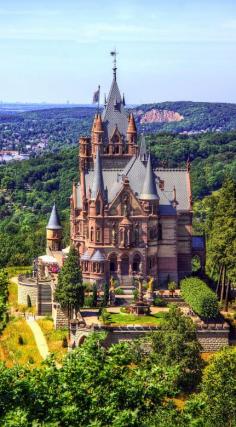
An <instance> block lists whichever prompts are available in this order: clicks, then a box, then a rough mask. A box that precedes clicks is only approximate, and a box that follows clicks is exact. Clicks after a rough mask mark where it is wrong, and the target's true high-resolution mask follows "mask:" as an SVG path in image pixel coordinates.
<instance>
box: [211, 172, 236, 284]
mask: <svg viewBox="0 0 236 427" xmlns="http://www.w3.org/2000/svg"><path fill="white" fill-rule="evenodd" d="M214 212H215V213H214V219H213V221H212V224H211V228H210V230H209V236H208V239H209V240H208V242H209V245H208V256H209V263H210V264H211V265H215V264H216V265H223V266H224V267H225V268H226V274H227V280H230V281H235V278H236V265H235V259H236V245H235V241H236V184H235V182H234V181H233V180H231V179H228V180H226V181H225V183H224V185H223V187H222V189H221V191H220V196H219V198H218V203H217V204H216V206H215V210H214Z"/></svg>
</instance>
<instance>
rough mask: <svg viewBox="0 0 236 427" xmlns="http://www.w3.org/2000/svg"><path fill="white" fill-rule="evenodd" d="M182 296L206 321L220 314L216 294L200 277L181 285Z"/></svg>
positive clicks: (190, 279) (187, 280) (192, 278)
mask: <svg viewBox="0 0 236 427" xmlns="http://www.w3.org/2000/svg"><path fill="white" fill-rule="evenodd" d="M180 288H181V295H182V297H183V298H184V300H185V301H186V302H187V303H188V304H189V305H190V307H191V308H192V309H193V311H195V313H197V314H198V315H199V316H202V317H205V318H206V319H210V318H215V317H217V315H218V314H219V305H218V301H217V297H216V295H215V294H214V292H213V291H212V290H211V289H210V288H209V287H208V286H207V285H206V283H205V282H203V281H202V280H201V279H199V278H198V277H189V278H187V279H184V280H182V281H181V283H180Z"/></svg>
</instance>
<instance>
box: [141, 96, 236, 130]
mask: <svg viewBox="0 0 236 427" xmlns="http://www.w3.org/2000/svg"><path fill="white" fill-rule="evenodd" d="M156 111H157V112H158V113H159V115H160V113H162V114H163V112H167V113H169V114H165V115H164V116H166V120H163V121H160V120H157V121H155V122H153V121H152V118H153V115H154V116H155V112H156ZM134 112H135V116H136V118H137V120H138V124H139V126H143V128H144V130H145V132H146V133H149V132H160V131H164V132H178V133H179V132H207V131H208V132H214V131H218V132H224V131H229V130H233V129H236V104H226V103H210V102H191V101H179V102H162V103H155V104H143V105H140V106H138V107H136V108H135V109H134ZM153 112H154V113H153ZM157 116H158V115H157ZM171 116H172V117H171ZM169 118H172V120H169ZM157 119H158V117H157Z"/></svg>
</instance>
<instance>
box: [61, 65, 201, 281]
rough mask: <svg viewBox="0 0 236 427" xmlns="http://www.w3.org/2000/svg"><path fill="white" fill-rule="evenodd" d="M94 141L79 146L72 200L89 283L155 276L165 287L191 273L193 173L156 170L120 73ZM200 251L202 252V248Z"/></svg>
mask: <svg viewBox="0 0 236 427" xmlns="http://www.w3.org/2000/svg"><path fill="white" fill-rule="evenodd" d="M113 73H114V75H113V81H112V85H111V89H110V93H109V96H108V98H107V99H105V105H104V110H103V112H102V114H101V113H100V112H97V113H96V114H95V117H94V121H93V125H92V129H91V137H81V138H80V140H79V183H78V184H75V183H74V184H73V191H72V196H71V202H70V203H71V215H70V224H71V226H70V227H71V228H70V229H71V232H70V233H71V243H72V244H73V245H74V246H75V247H76V248H77V250H78V252H79V255H80V260H81V266H82V271H83V278H84V281H90V282H97V283H104V282H105V281H109V280H110V278H111V277H114V278H115V279H116V280H117V281H118V282H120V283H127V282H131V281H132V280H133V277H134V276H137V275H140V276H142V277H144V278H146V277H148V276H153V277H154V278H155V279H157V281H158V282H159V283H160V284H165V283H166V282H167V281H168V280H174V281H176V282H178V281H179V280H180V279H181V278H183V277H184V276H186V275H189V274H190V273H191V260H192V256H193V254H194V248H193V245H192V215H193V212H192V195H191V183H190V168H189V165H188V164H187V166H186V168H185V169H164V168H158V167H153V165H152V159H151V157H150V155H149V154H148V152H147V148H146V144H145V139H144V137H143V136H142V137H141V144H140V145H138V134H137V128H136V124H135V119H134V116H133V114H132V113H130V114H127V111H126V109H125V99H124V96H123V97H121V94H120V91H119V88H118V84H117V78H116V67H114V69H113ZM198 249H199V248H198Z"/></svg>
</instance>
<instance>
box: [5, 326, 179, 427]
mask: <svg viewBox="0 0 236 427" xmlns="http://www.w3.org/2000/svg"><path fill="white" fill-rule="evenodd" d="M103 340H104V336H99V335H95V334H94V335H93V336H90V337H88V338H87V339H86V341H85V342H84V344H83V345H82V346H81V347H80V348H78V349H76V350H74V351H73V352H72V353H71V354H70V355H68V356H67V357H66V358H65V360H64V361H63V363H62V366H61V367H60V368H58V367H57V366H56V365H55V362H54V361H53V360H50V359H49V360H48V361H47V362H46V363H45V364H44V366H43V367H42V368H41V369H34V370H28V369H27V368H24V369H22V368H21V369H20V368H19V367H17V368H15V369H8V370H7V369H6V368H5V367H4V366H1V367H0V375H1V384H0V424H1V425H13V426H14V425H15V426H16V425H17V421H18V420H21V419H22V422H24V424H21V421H20V422H19V424H18V425H19V426H21V425H24V426H33V425H35V426H36V425H45V426H47V425H48V426H58V427H59V426H65V427H77V426H81V427H83V426H84V427H85V426H101V427H102V426H104V427H105V426H108V425H109V426H113V427H115V426H116V427H118V426H120V427H121V426H134V427H138V426H140V427H145V426H147V425H150V424H148V422H149V420H150V418H151V417H154V416H155V414H159V412H162V413H163V416H164V414H165V413H166V412H169V411H170V410H171V413H172V417H174V405H172V409H171V404H168V403H167V399H170V398H171V397H173V396H174V395H175V393H176V391H177V388H176V375H177V373H178V369H177V368H176V367H162V366H161V365H160V364H158V363H157V364H155V365H150V364H149V363H148V359H147V358H146V357H145V356H143V357H142V358H140V357H139V356H138V355H139V345H136V344H134V343H132V344H129V343H121V344H117V345H114V346H111V347H110V348H108V349H105V348H104V347H102V341H103ZM134 367H135V368H134ZM29 396H30V398H29ZM19 408H20V409H19ZM13 410H14V411H13ZM176 416H177V412H176ZM166 417H167V414H166ZM13 419H14V422H15V424H14V423H13ZM7 422H9V424H7ZM10 422H12V424H10ZM4 423H5V424H4Z"/></svg>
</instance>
